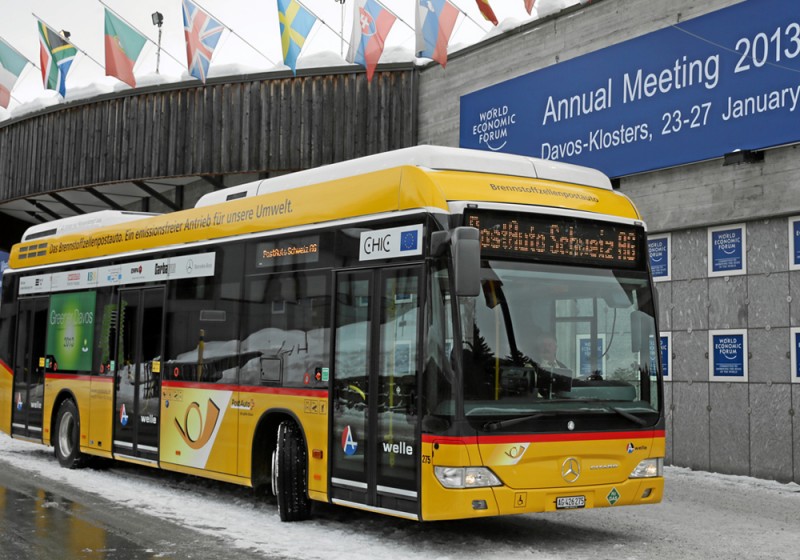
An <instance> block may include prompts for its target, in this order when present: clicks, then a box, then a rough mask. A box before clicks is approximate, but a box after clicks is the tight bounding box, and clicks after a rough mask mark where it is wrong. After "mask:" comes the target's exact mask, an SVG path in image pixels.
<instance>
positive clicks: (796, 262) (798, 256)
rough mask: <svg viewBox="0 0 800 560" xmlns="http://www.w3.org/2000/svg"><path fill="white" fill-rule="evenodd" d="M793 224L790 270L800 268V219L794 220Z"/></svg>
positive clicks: (790, 245) (790, 244)
mask: <svg viewBox="0 0 800 560" xmlns="http://www.w3.org/2000/svg"><path fill="white" fill-rule="evenodd" d="M789 223H790V224H791V228H792V229H791V239H790V243H789V255H790V258H791V259H792V262H790V263H789V265H790V266H789V269H790V270H796V269H798V268H800V219H797V220H792V221H790V222H789Z"/></svg>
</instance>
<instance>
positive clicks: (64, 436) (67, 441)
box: [53, 399, 87, 469]
mask: <svg viewBox="0 0 800 560" xmlns="http://www.w3.org/2000/svg"><path fill="white" fill-rule="evenodd" d="M80 438H81V420H80V417H79V416H78V407H77V406H75V401H73V400H72V399H67V400H65V401H64V402H62V403H61V406H59V407H58V413H57V416H56V427H55V441H54V442H53V447H54V448H55V451H56V458H57V459H58V462H59V464H60V465H61V466H62V467H64V468H67V469H78V468H80V467H82V466H84V465H85V464H86V460H87V457H86V455H84V454H83V453H81V443H80Z"/></svg>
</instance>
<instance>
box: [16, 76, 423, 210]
mask: <svg viewBox="0 0 800 560" xmlns="http://www.w3.org/2000/svg"><path fill="white" fill-rule="evenodd" d="M414 75H415V71H414V70H413V69H412V67H411V65H403V66H402V67H389V68H387V69H382V70H381V71H379V72H376V73H375V75H374V76H373V79H372V82H367V80H366V76H365V74H364V73H363V72H362V71H359V72H355V71H352V70H345V71H341V72H334V73H325V74H301V75H298V76H297V77H293V76H291V75H288V74H286V73H281V74H280V75H278V77H275V74H261V75H257V76H246V77H244V78H243V77H241V76H239V77H234V78H230V79H223V78H219V79H216V80H209V82H208V84H207V85H205V86H203V85H201V84H199V82H198V83H197V84H196V85H195V83H188V84H187V83H181V84H168V85H162V86H158V87H150V88H143V89H136V90H131V91H126V92H122V93H116V94H113V95H105V96H101V97H98V98H94V99H90V100H81V101H76V102H72V103H66V104H63V105H58V106H55V107H51V108H48V109H45V110H43V111H40V112H38V113H36V114H32V115H23V116H22V117H20V118H17V119H14V120H10V121H5V122H3V123H0V200H10V199H15V198H20V197H26V196H30V195H35V194H39V193H44V192H48V191H55V190H62V189H68V188H74V187H83V186H90V185H102V184H105V183H112V182H118V181H126V180H138V179H142V180H147V179H150V178H157V177H175V176H186V175H200V174H203V175H223V174H229V173H252V172H264V173H271V172H286V171H295V170H300V169H307V168H310V167H316V166H319V165H323V164H327V163H333V162H337V161H342V160H347V159H352V158H354V157H359V156H364V155H369V154H373V153H378V152H383V151H386V150H391V149H395V148H403V147H407V146H411V145H414V144H415V143H416V130H415V126H416V109H415V105H416V101H415V98H416V92H415V87H416V86H415V77H414Z"/></svg>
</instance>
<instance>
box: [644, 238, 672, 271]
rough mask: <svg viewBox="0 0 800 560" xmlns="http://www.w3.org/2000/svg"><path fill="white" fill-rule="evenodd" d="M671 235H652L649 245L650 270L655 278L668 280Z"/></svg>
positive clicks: (648, 241)
mask: <svg viewBox="0 0 800 560" xmlns="http://www.w3.org/2000/svg"><path fill="white" fill-rule="evenodd" d="M669 240H670V238H669V237H650V238H649V239H648V240H647V246H648V250H649V253H650V271H651V272H652V273H653V279H654V280H659V279H662V280H668V279H669V278H670V275H669Z"/></svg>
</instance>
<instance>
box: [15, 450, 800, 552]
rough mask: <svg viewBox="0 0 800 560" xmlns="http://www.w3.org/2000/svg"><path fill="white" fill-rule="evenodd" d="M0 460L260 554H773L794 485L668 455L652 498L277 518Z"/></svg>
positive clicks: (128, 475) (785, 533)
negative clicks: (504, 510) (441, 516)
mask: <svg viewBox="0 0 800 560" xmlns="http://www.w3.org/2000/svg"><path fill="white" fill-rule="evenodd" d="M2 463H7V464H10V465H12V466H14V467H17V468H19V469H24V470H26V471H28V472H30V473H31V478H33V479H36V478H38V477H43V478H46V479H52V480H55V481H57V482H60V483H63V484H66V485H69V486H71V487H74V488H77V489H79V490H81V491H84V492H89V493H94V494H97V495H100V496H102V497H103V498H105V499H108V500H111V501H112V502H114V503H116V504H119V505H120V506H122V507H128V508H135V509H137V510H140V511H142V512H146V513H149V514H151V515H153V516H156V517H160V518H162V519H168V520H170V521H172V522H175V523H179V524H183V525H186V526H188V527H192V528H194V529H196V530H198V531H200V532H202V533H205V534H208V535H210V536H213V537H216V538H221V539H225V540H227V541H228V542H230V543H231V544H232V545H233V546H236V547H238V548H240V549H243V550H249V551H251V552H252V555H258V556H262V555H263V557H268V558H303V559H318V558H319V559H321V558H325V559H331V560H339V559H341V560H345V559H347V560H359V559H365V560H366V559H370V560H373V559H374V558H410V559H414V558H426V559H428V560H464V559H466V558H481V559H483V560H486V559H489V558H520V559H522V558H536V559H537V560H576V559H584V558H591V559H593V560H599V559H602V558H615V559H633V558H635V559H640V558H677V557H681V558H692V559H703V560H709V559H714V560H729V559H731V558H744V557H747V558H749V559H753V558H765V559H766V558H769V559H771V560H772V559H776V558H781V559H784V558H785V559H789V558H796V552H797V548H796V546H797V540H796V539H797V532H796V530H794V529H792V528H793V527H794V528H795V529H796V527H797V525H796V521H797V514H796V512H798V511H800V485H798V484H794V483H789V484H781V483H778V482H774V481H766V480H760V479H755V478H749V477H742V476H728V475H719V474H713V473H704V472H695V471H691V470H689V469H684V468H676V467H669V468H667V472H666V478H667V492H666V499H665V502H664V503H663V504H660V505H657V506H646V507H628V508H620V509H611V508H606V509H598V510H586V511H582V512H574V513H570V512H568V513H564V512H561V513H549V514H542V515H524V516H510V517H503V518H490V519H484V520H469V521H454V522H439V523H432V524H422V523H415V522H410V521H405V520H398V519H394V518H389V517H385V516H379V515H376V514H371V513H366V512H361V511H357V510H351V509H347V508H341V507H335V506H329V505H326V504H319V505H316V504H315V509H314V514H313V518H312V519H311V520H310V521H306V522H302V523H281V522H280V520H279V519H278V515H277V510H276V506H275V503H274V499H266V498H264V499H260V498H257V497H255V496H254V494H253V493H252V491H250V490H249V489H246V488H241V487H237V486H233V485H228V484H222V483H217V482H214V481H208V480H204V479H199V478H195V477H184V476H182V475H175V474H173V473H159V472H157V471H153V470H150V469H145V468H139V467H133V466H130V465H126V464H124V463H117V464H115V465H114V466H113V468H112V469H110V470H95V469H82V470H67V469H62V468H61V467H60V466H59V465H58V462H57V461H56V459H55V457H54V456H53V451H52V448H49V447H45V446H42V445H38V444H32V443H27V442H23V441H19V440H12V439H11V438H9V437H8V436H7V435H5V434H0V465H1V464H2ZM793 512H794V513H793ZM750 548H752V550H749V551H748V549H750ZM745 551H748V552H747V555H746V556H737V554H739V553H740V554H744V553H745Z"/></svg>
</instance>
